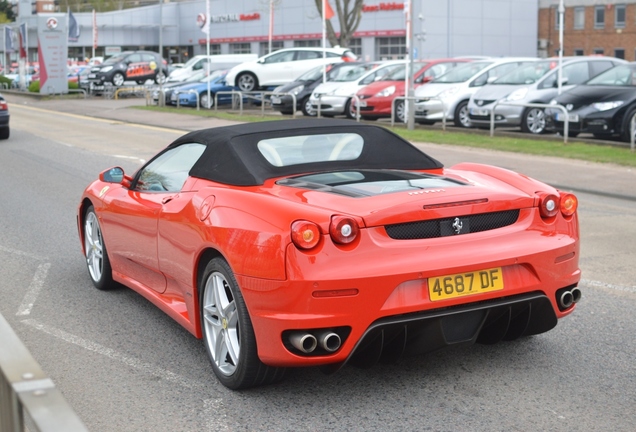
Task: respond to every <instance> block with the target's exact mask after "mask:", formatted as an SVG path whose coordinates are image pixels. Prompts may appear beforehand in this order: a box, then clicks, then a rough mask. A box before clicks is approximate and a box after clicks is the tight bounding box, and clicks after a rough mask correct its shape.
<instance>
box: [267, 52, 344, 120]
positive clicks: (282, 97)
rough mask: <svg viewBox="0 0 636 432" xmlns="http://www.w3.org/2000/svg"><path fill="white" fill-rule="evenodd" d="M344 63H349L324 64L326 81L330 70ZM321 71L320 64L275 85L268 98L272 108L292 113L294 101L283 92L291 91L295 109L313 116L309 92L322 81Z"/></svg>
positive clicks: (314, 113)
mask: <svg viewBox="0 0 636 432" xmlns="http://www.w3.org/2000/svg"><path fill="white" fill-rule="evenodd" d="M344 65H351V63H350V62H344V63H333V64H328V65H326V67H327V81H329V74H330V73H331V71H333V70H337V69H338V68H340V67H342V66H344ZM322 71H323V65H320V66H318V67H315V68H313V69H311V70H310V71H308V72H305V73H304V74H302V75H301V76H299V77H298V78H296V79H295V80H294V81H292V82H290V83H289V84H284V85H282V86H279V87H276V88H275V89H274V94H273V95H272V96H271V99H270V101H271V104H272V108H274V109H275V110H278V111H280V112H281V113H282V114H293V110H292V106H293V103H294V102H293V100H292V97H291V96H290V95H289V94H285V93H293V94H294V95H295V96H296V110H299V109H300V110H301V111H302V112H303V114H304V115H306V116H310V117H314V116H315V115H316V110H315V109H313V108H312V107H311V104H310V103H309V96H311V92H312V91H313V90H314V89H315V88H316V87H318V85H319V84H321V83H322V78H323V73H322Z"/></svg>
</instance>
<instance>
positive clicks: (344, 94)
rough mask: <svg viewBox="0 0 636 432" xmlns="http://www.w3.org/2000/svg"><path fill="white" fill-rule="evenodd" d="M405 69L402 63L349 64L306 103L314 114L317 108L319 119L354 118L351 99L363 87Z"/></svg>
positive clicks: (315, 91) (317, 89) (354, 110)
mask: <svg viewBox="0 0 636 432" xmlns="http://www.w3.org/2000/svg"><path fill="white" fill-rule="evenodd" d="M404 65H405V62H404V60H395V61H385V62H371V63H357V64H356V63H352V64H351V67H347V66H342V67H341V68H339V69H338V70H337V71H336V72H337V73H336V74H335V75H333V76H330V81H329V82H326V83H323V84H320V85H319V86H318V87H316V89H315V90H314V91H313V93H312V94H311V97H310V98H309V103H310V104H311V107H312V109H313V110H314V111H316V110H318V104H320V115H324V116H327V117H333V116H335V115H342V114H345V115H346V116H347V117H348V118H351V119H354V118H356V109H355V105H354V104H352V100H353V96H354V95H355V94H356V93H357V92H358V90H360V89H361V88H362V87H364V86H367V85H369V84H371V83H372V82H375V81H377V80H379V79H382V78H383V77H385V76H386V75H388V74H390V73H392V72H394V71H395V70H397V69H399V68H403V67H404Z"/></svg>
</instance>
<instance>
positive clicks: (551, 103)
mask: <svg viewBox="0 0 636 432" xmlns="http://www.w3.org/2000/svg"><path fill="white" fill-rule="evenodd" d="M558 104H559V103H558V102H557V100H556V99H552V100H551V101H550V105H558Z"/></svg>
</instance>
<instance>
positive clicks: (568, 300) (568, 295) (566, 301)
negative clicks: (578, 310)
mask: <svg viewBox="0 0 636 432" xmlns="http://www.w3.org/2000/svg"><path fill="white" fill-rule="evenodd" d="M573 304H574V296H573V295H572V292H571V291H563V292H562V293H561V296H559V305H560V306H561V307H562V308H563V309H567V308H569V307H570V306H572V305H573Z"/></svg>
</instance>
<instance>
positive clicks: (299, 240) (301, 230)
mask: <svg viewBox="0 0 636 432" xmlns="http://www.w3.org/2000/svg"><path fill="white" fill-rule="evenodd" d="M291 238H292V242H293V243H294V244H295V245H296V247H298V248H299V249H312V248H314V247H316V245H318V242H320V228H319V227H318V225H316V224H315V223H313V222H309V221H305V220H299V221H296V222H294V223H293V224H292V226H291Z"/></svg>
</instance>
